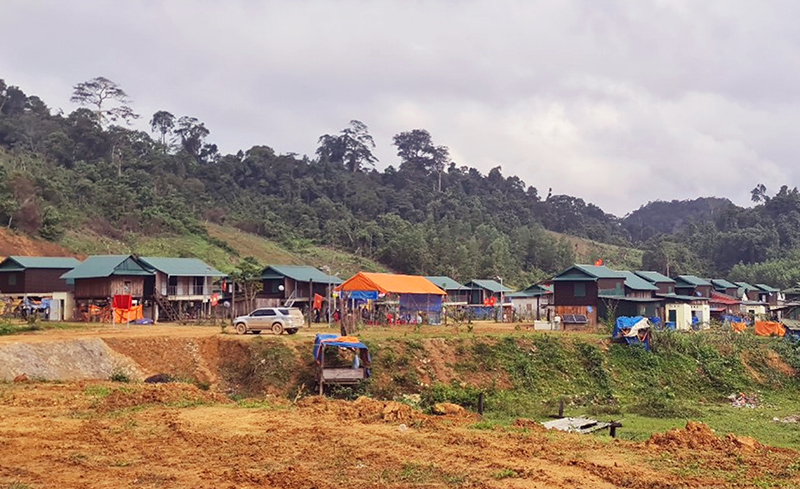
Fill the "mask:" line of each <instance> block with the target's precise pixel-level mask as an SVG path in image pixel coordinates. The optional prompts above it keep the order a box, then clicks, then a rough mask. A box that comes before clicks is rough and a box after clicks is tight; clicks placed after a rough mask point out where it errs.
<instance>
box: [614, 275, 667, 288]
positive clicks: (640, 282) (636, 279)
mask: <svg viewBox="0 0 800 489" xmlns="http://www.w3.org/2000/svg"><path fill="white" fill-rule="evenodd" d="M619 273H621V274H622V275H624V276H625V287H628V288H629V289H633V290H652V291H656V290H658V287H656V286H655V285H653V284H651V283H650V282H648V281H647V280H645V279H643V278H642V277H640V276H638V275H636V274H635V273H633V272H629V271H627V270H622V271H620V272H619Z"/></svg>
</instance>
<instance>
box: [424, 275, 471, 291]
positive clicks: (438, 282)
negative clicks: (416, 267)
mask: <svg viewBox="0 0 800 489" xmlns="http://www.w3.org/2000/svg"><path fill="white" fill-rule="evenodd" d="M425 278H427V279H428V280H430V281H431V282H433V285H435V286H437V287H439V288H440V289H442V290H470V289H469V287H467V286H465V285H462V284H460V283H458V282H456V281H455V280H453V279H452V278H450V277H447V276H445V275H435V276H428V277H425Z"/></svg>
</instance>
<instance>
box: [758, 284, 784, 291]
mask: <svg viewBox="0 0 800 489" xmlns="http://www.w3.org/2000/svg"><path fill="white" fill-rule="evenodd" d="M756 287H758V288H759V289H761V290H763V291H764V292H780V291H781V289H776V288H775V287H771V286H769V285H766V284H756Z"/></svg>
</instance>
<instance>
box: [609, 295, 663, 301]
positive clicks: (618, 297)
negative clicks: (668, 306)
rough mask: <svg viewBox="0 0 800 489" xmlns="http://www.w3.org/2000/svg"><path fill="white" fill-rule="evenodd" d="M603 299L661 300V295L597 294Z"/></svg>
mask: <svg viewBox="0 0 800 489" xmlns="http://www.w3.org/2000/svg"><path fill="white" fill-rule="evenodd" d="M597 297H599V298H601V299H613V300H615V301H620V302H661V301H662V300H664V299H662V298H661V297H626V296H624V295H611V294H597Z"/></svg>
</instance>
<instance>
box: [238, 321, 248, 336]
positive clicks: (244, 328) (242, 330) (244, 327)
mask: <svg viewBox="0 0 800 489" xmlns="http://www.w3.org/2000/svg"><path fill="white" fill-rule="evenodd" d="M236 332H237V333H239V334H245V333H247V325H246V324H244V323H239V324H237V325H236Z"/></svg>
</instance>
